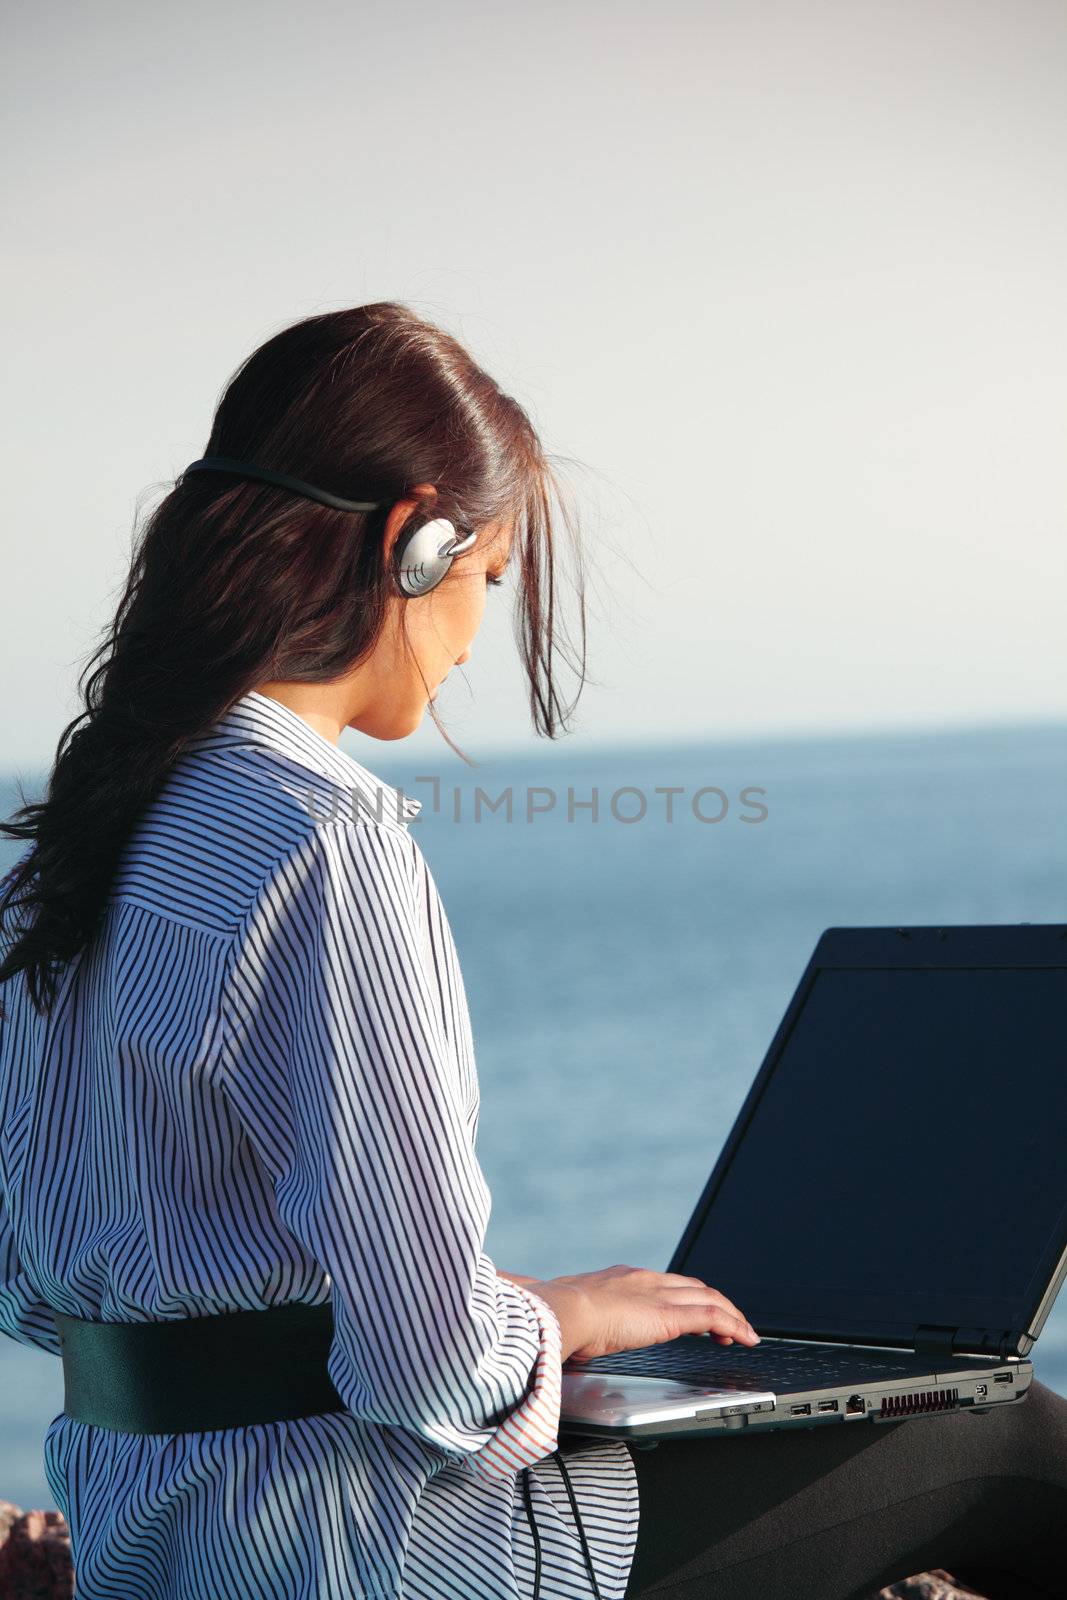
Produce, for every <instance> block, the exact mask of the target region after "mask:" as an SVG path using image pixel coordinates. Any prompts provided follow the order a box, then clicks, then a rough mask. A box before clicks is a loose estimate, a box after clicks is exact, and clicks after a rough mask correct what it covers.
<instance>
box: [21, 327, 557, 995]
mask: <svg viewBox="0 0 1067 1600" xmlns="http://www.w3.org/2000/svg"><path fill="white" fill-rule="evenodd" d="M202 453H203V454H204V455H210V456H226V457H230V458H236V459H239V460H243V461H254V462H256V463H257V464H258V465H260V466H263V467H269V468H272V469H274V470H276V471H279V472H285V473H289V474H290V475H291V476H293V477H297V478H302V479H303V480H305V481H306V482H310V483H314V484H317V485H318V486H319V487H321V488H324V489H328V490H331V491H332V492H333V493H335V494H338V495H341V496H344V497H345V498H348V499H358V500H364V499H365V500H376V501H381V502H382V506H381V508H380V509H379V510H376V511H369V512H363V513H352V512H346V511H335V510H333V509H331V508H330V507H328V506H324V505H320V504H318V503H316V502H312V501H310V500H307V499H303V498H296V497H295V496H294V495H293V494H292V493H290V492H289V491H288V490H286V489H283V488H276V487H274V486H273V485H270V484H265V483H261V482H256V481H249V480H247V479H240V478H236V477H234V476H231V475H229V474H223V473H221V472H196V473H190V474H189V475H188V477H186V478H182V477H179V479H178V480H177V482H176V483H175V484H174V486H173V488H172V489H171V490H170V492H169V493H168V494H167V495H166V497H165V498H164V499H163V500H162V502H161V503H160V504H159V505H158V507H157V508H156V510H155V511H154V512H153V513H152V514H151V516H150V517H149V519H148V520H147V522H146V524H145V526H144V529H143V531H142V532H141V533H140V534H139V535H135V540H134V549H133V557H132V563H131V568H130V573H129V576H128V579H127V581H126V585H125V589H124V591H123V594H122V597H121V600H120V602H119V605H118V609H117V612H116V614H115V619H114V621H113V622H112V624H111V625H110V627H109V629H108V632H107V635H106V637H105V638H104V640H103V642H102V643H101V644H100V645H99V646H98V647H97V648H96V649H95V650H94V651H93V652H92V654H91V655H90V657H89V659H88V662H87V663H86V666H85V667H84V668H83V670H82V673H81V676H80V679H79V692H80V694H81V696H82V697H83V698H84V701H85V705H86V710H84V711H83V712H81V713H79V715H78V716H77V717H75V718H74V719H73V721H71V722H70V723H68V725H67V726H66V728H65V729H64V730H63V732H62V734H61V735H60V739H59V743H58V746H57V754H56V759H55V762H54V765H53V767H52V771H51V776H50V780H49V784H48V789H47V795H46V798H45V799H44V800H43V801H41V802H39V803H35V804H26V803H24V804H23V805H22V806H21V807H20V809H19V810H18V811H17V812H15V813H14V815H13V817H12V819H11V820H10V821H8V822H4V823H0V831H2V832H3V833H5V834H7V835H9V836H11V837H13V838H18V839H30V840H32V841H33V845H32V848H31V849H30V850H29V851H28V852H27V853H26V854H25V855H24V856H23V858H22V860H21V861H20V862H19V865H18V866H17V868H16V869H15V870H14V871H12V872H10V873H9V874H8V875H7V877H6V879H4V880H3V881H2V883H0V919H2V917H3V914H4V911H5V909H6V908H7V907H10V906H14V905H17V906H18V907H19V910H20V913H21V918H20V925H19V928H18V930H17V937H16V939H15V942H14V944H13V945H12V946H11V948H10V949H9V950H8V951H7V953H6V955H5V956H4V959H3V961H2V962H0V982H2V981H3V980H4V979H6V978H9V977H11V976H13V975H14V974H15V973H17V972H20V971H25V973H26V982H27V984H28V985H29V991H30V995H31V997H32V1000H33V1003H34V1006H35V1007H36V1009H37V1011H38V1012H39V1013H40V1012H42V1011H44V1010H50V1009H51V1006H52V1003H53V1001H54V999H55V993H56V987H57V983H58V979H59V975H60V973H59V969H60V968H61V967H62V966H63V965H64V964H65V963H66V962H67V961H69V960H70V959H71V958H72V957H73V956H75V955H76V954H77V952H78V951H79V950H80V949H82V948H83V947H84V946H85V945H86V944H87V943H88V942H89V940H90V939H91V937H92V935H93V933H94V932H95V930H96V928H97V927H98V925H99V923H100V922H101V920H102V918H103V915H104V909H105V905H106V899H107V892H108V889H109V886H110V884H111V882H112V879H113V876H114V873H115V870H116V868H117V866H118V863H119V857H120V853H121V850H122V846H123V842H124V840H125V839H126V837H127V835H128V833H129V831H130V829H131V827H132V825H133V823H134V822H135V821H136V820H137V818H138V816H139V815H140V814H141V812H142V811H143V809H144V808H145V807H146V806H147V805H148V804H149V802H150V801H151V800H152V797H153V795H154V794H155V793H156V792H157V790H158V789H159V787H160V785H161V783H162V780H163V778H164V777H165V775H166V773H167V771H168V769H169V768H170V767H171V766H172V764H173V763H174V762H175V760H176V759H177V758H178V756H179V755H180V754H181V752H182V750H183V748H184V746H185V745H186V743H187V742H188V741H189V740H190V739H193V738H196V737H197V736H199V735H200V734H202V733H204V732H205V731H206V730H207V729H208V728H209V727H210V726H211V725H212V724H213V723H214V722H215V721H216V719H217V718H218V717H220V716H221V715H222V714H223V713H224V712H225V711H226V710H227V709H228V708H229V707H230V706H231V705H232V704H233V703H234V702H235V701H236V700H238V699H240V698H241V696H242V695H244V694H246V693H247V692H248V691H249V690H250V689H252V688H255V687H256V686H257V685H258V684H260V683H264V682H270V681H274V680H286V679H291V680H295V681H299V682H303V683H325V682H329V681H332V680H333V679H335V678H338V677H340V676H342V675H343V674H344V673H345V672H346V671H347V670H348V669H350V668H351V667H352V666H354V665H355V664H356V663H357V662H358V661H359V660H360V659H361V658H362V656H363V655H364V654H365V653H366V652H367V651H369V650H370V649H371V648H372V647H373V645H374V643H375V642H376V640H377V639H378V637H379V635H380V632H381V629H382V627H383V624H384V622H385V619H386V613H387V606H388V603H389V600H390V597H391V596H392V595H395V594H396V593H398V589H397V586H396V584H395V579H394V578H393V575H392V570H391V568H390V565H389V563H388V562H387V561H386V559H385V541H384V530H385V522H386V519H387V517H388V515H389V511H390V509H391V507H392V506H393V505H394V504H395V503H396V501H397V500H399V499H403V498H406V497H408V496H409V491H410V490H411V488H412V487H413V485H415V484H418V483H423V482H425V483H432V484H434V485H435V486H436V489H437V496H436V498H435V499H433V500H432V501H429V502H428V503H427V509H425V510H424V511H423V510H420V511H419V512H417V513H415V514H414V517H413V519H412V520H415V521H425V520H428V519H429V518H430V517H437V516H442V517H449V518H450V519H451V520H453V521H456V522H457V523H458V522H463V523H465V524H466V525H468V526H473V527H484V526H485V525H487V524H489V523H492V522H495V523H504V522H506V523H510V524H511V526H512V529H513V532H512V549H513V556H512V564H513V565H514V566H515V568H516V570H517V577H518V583H517V596H516V612H515V635H516V640H517V643H518V646H519V650H520V654H521V657H522V661H523V664H524V666H525V669H526V673H527V676H528V679H529V693H530V707H531V713H532V717H533V723H534V727H535V730H536V731H537V732H538V733H539V734H541V735H542V736H545V737H548V738H556V737H557V736H558V735H559V733H560V732H561V731H568V730H567V727H566V724H567V720H568V718H569V717H570V714H571V712H572V711H573V709H574V706H575V705H576V704H577V700H578V696H579V695H580V693H581V690H582V685H583V683H584V682H585V681H586V671H585V644H586V613H585V601H584V593H583V588H582V583H581V551H580V547H579V545H578V541H577V539H576V538H575V537H574V534H575V525H574V521H573V518H572V515H571V513H570V511H569V509H568V507H567V504H566V502H565V500H564V498H563V496H562V495H561V493H560V485H559V480H558V478H557V476H556V473H555V472H554V470H553V468H552V465H551V461H552V459H553V458H550V457H549V456H547V455H546V453H545V451H544V450H543V448H542V446H541V443H540V441H539V439H538V436H537V434H536V432H535V430H534V428H533V426H532V424H531V422H530V420H529V417H528V416H527V414H526V412H525V411H524V410H523V408H522V407H521V406H520V405H519V404H518V402H517V401H515V400H514V399H512V397H511V396H510V395H507V394H504V393H503V392H502V391H501V389H500V388H499V387H498V385H497V384H496V383H495V382H494V381H493V379H492V378H491V377H489V375H488V374H487V373H485V372H484V371H483V370H482V369H481V368H480V367H479V366H478V365H477V364H476V363H475V362H474V360H473V359H472V357H471V356H470V355H469V354H468V353H467V351H466V350H465V349H464V348H463V346H462V345H461V344H460V343H459V342H458V341H457V340H456V339H455V338H453V337H452V336H451V335H450V334H448V333H445V332H443V331H442V330H441V329H440V328H438V327H435V326H434V325H433V324H432V323H429V322H426V321H424V320H423V319H422V318H420V317H419V316H417V315H416V314H415V313H414V312H413V311H412V310H411V309H410V308H409V307H407V306H405V305H401V304H398V303H396V302H393V301H386V302H382V303H379V304H374V305H365V306H356V307H353V308H351V309H348V310H343V311H331V312H326V313H324V314H322V315H319V316H312V317H308V318H306V319H304V320H303V321H301V322H297V323H295V324H294V325H293V326H291V327H288V328H284V329H283V330H282V331H281V332H280V333H277V334H275V335H274V336H273V337H272V338H270V339H268V340H267V341H266V343H264V344H263V345H261V346H260V347H259V348H258V349H257V350H255V351H254V352H253V354H252V355H251V356H249V357H248V359H247V360H246V361H245V362H244V363H243V364H242V365H241V366H240V367H239V368H238V370H237V372H236V373H235V374H234V376H233V377H232V378H231V380H230V382H229V384H228V385H227V387H226V389H225V391H224V393H223V396H222V399H221V401H220V403H219V406H218V409H217V411H216V413H215V419H214V423H213V425H212V428H211V436H210V438H209V439H208V442H207V446H206V448H205V449H204V451H203V452H202ZM553 503H555V504H556V505H558V506H559V508H560V510H561V512H562V522H563V526H565V527H566V528H567V530H568V532H569V533H570V535H571V538H572V541H573V551H574V554H575V556H576V558H577V571H578V583H577V586H576V588H577V595H578V601H579V630H580V631H579V648H578V652H577V655H575V653H574V652H573V650H572V649H571V647H570V642H569V641H568V640H567V639H566V636H565V633H564V630H563V629H562V627H561V626H560V623H559V619H558V615H557V612H558V607H557V603H556V587H557V586H556V580H555V576H554V568H555V557H556V551H555V545H556V542H557V541H556V538H555V526H556V519H555V518H554V515H553ZM462 560H463V557H462V556H458V557H457V558H456V561H457V564H458V562H460V561H462ZM561 641H562V643H561ZM557 656H558V657H560V658H561V659H563V660H565V661H566V662H567V664H568V666H570V667H571V668H573V670H574V671H575V672H576V673H577V678H578V687H577V692H576V693H575V696H574V699H573V700H572V701H571V703H570V705H564V704H563V703H562V702H561V699H560V696H559V692H558V688H557V673H556V670H555V669H556V658H557ZM94 664H95V665H94ZM438 725H439V726H440V724H438ZM449 743H450V744H451V740H449ZM453 748H455V746H454V745H453ZM459 753H460V754H461V755H462V752H459ZM463 759H464V760H466V759H467V758H466V757H465V756H464V757H463ZM22 798H23V801H24V802H25V795H23V796H22ZM0 1015H3V1011H2V1007H0Z"/></svg>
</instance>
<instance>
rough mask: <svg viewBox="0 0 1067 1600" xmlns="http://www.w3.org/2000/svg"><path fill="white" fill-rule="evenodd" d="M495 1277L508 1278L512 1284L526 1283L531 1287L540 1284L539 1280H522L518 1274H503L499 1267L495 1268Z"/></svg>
mask: <svg viewBox="0 0 1067 1600" xmlns="http://www.w3.org/2000/svg"><path fill="white" fill-rule="evenodd" d="M496 1275H497V1277H498V1278H508V1279H509V1280H510V1281H511V1282H512V1283H528V1284H530V1285H531V1287H532V1286H533V1285H534V1284H536V1283H540V1282H541V1280H540V1278H524V1277H523V1276H522V1274H521V1273H520V1272H504V1271H503V1270H502V1269H501V1268H500V1267H497V1269H496Z"/></svg>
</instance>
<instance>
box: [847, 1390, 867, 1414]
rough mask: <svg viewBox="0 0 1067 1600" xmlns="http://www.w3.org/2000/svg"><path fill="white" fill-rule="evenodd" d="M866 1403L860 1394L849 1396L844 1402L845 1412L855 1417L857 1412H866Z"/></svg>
mask: <svg viewBox="0 0 1067 1600" xmlns="http://www.w3.org/2000/svg"><path fill="white" fill-rule="evenodd" d="M866 1409H867V1402H866V1400H865V1399H864V1398H863V1396H862V1395H861V1394H850V1395H849V1397H848V1399H847V1400H846V1401H845V1412H846V1415H847V1414H848V1413H852V1414H853V1415H855V1413H856V1412H857V1411H866Z"/></svg>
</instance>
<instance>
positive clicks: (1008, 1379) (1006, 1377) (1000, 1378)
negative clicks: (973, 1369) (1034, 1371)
mask: <svg viewBox="0 0 1067 1600" xmlns="http://www.w3.org/2000/svg"><path fill="white" fill-rule="evenodd" d="M993 1382H994V1383H1014V1382H1015V1374H1014V1372H994V1374H993Z"/></svg>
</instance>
